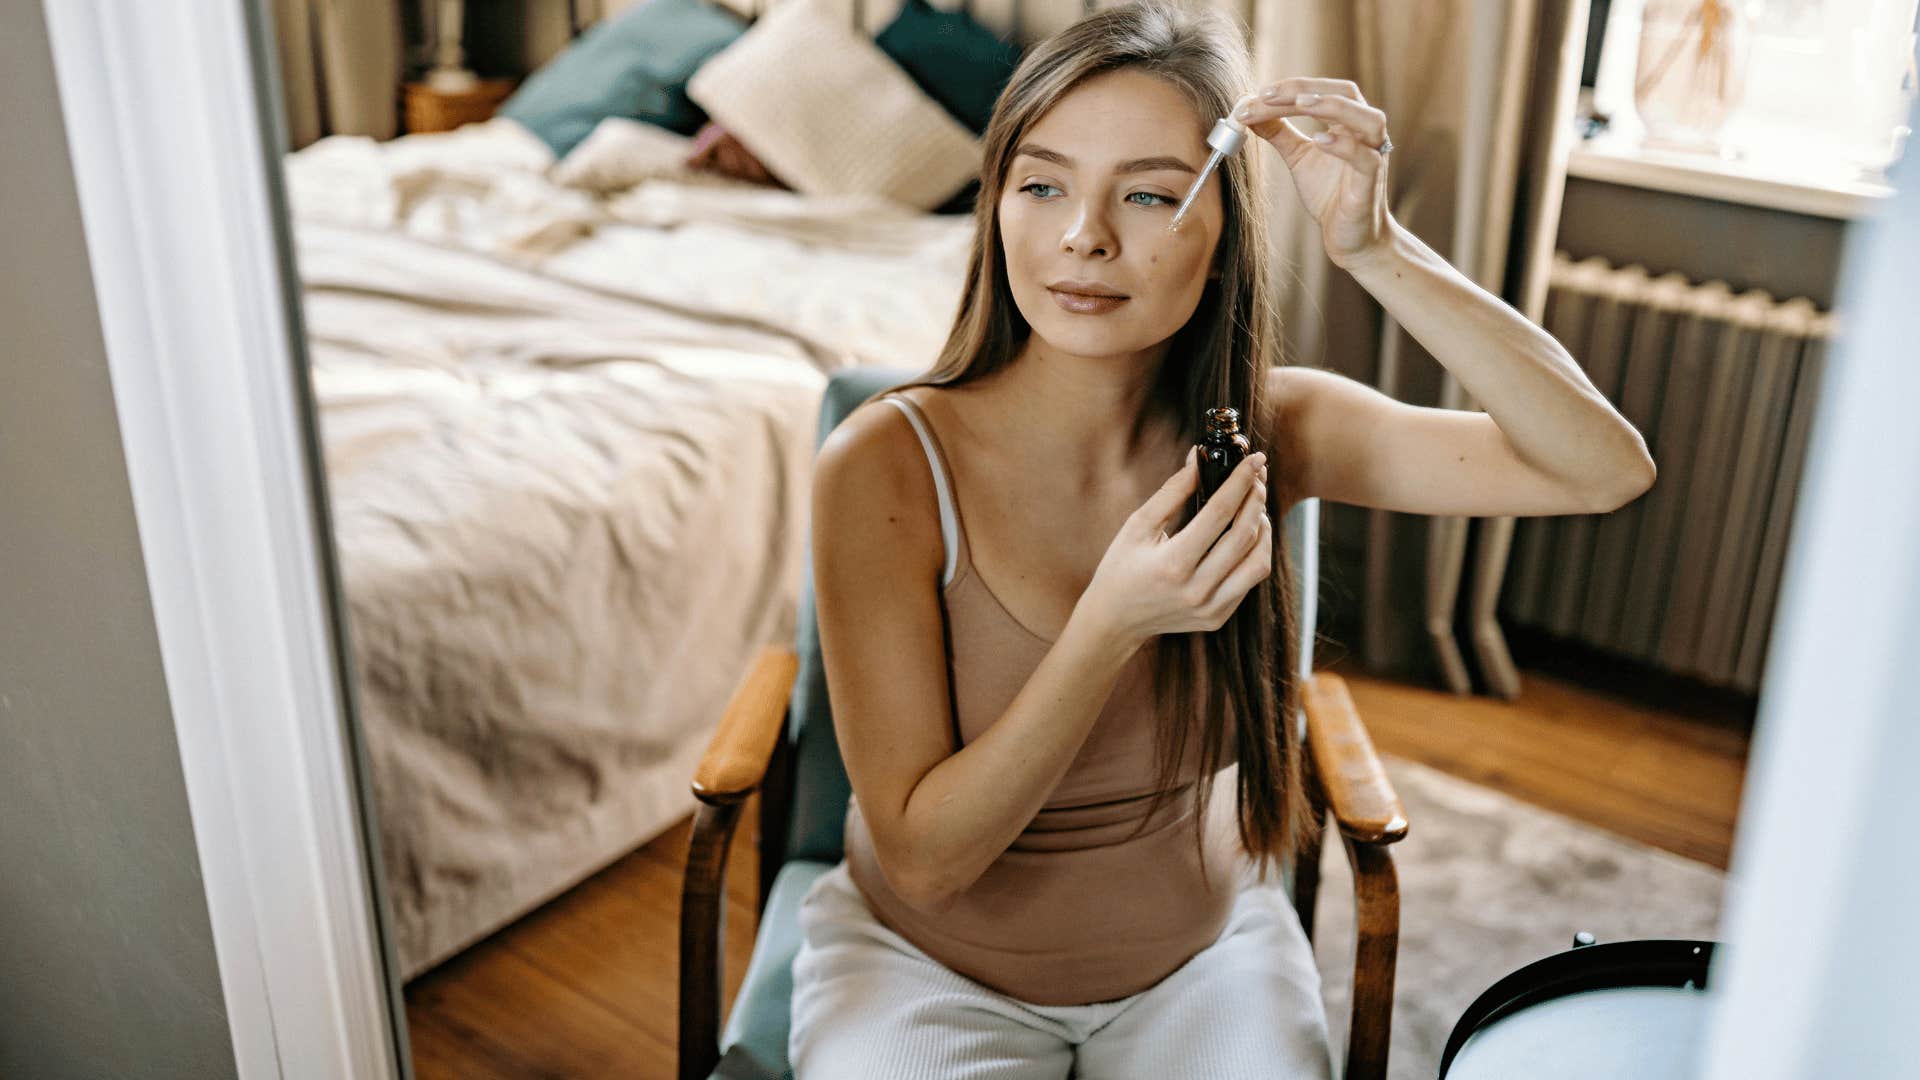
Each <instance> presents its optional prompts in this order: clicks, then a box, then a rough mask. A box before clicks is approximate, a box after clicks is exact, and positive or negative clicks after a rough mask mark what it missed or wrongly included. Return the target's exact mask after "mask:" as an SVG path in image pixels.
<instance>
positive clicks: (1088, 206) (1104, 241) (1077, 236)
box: [1060, 201, 1115, 255]
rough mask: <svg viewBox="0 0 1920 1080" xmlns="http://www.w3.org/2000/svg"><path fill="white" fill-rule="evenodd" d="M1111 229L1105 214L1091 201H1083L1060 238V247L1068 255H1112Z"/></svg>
mask: <svg viewBox="0 0 1920 1080" xmlns="http://www.w3.org/2000/svg"><path fill="white" fill-rule="evenodd" d="M1114 246H1115V245H1114V238H1113V230H1112V229H1111V228H1110V227H1109V224H1108V222H1107V218H1106V215H1105V214H1104V213H1103V212H1102V211H1101V210H1100V208H1099V207H1098V206H1097V205H1095V204H1094V203H1093V202H1092V201H1083V202H1082V203H1081V204H1080V212H1079V213H1078V214H1076V215H1074V218H1073V224H1072V225H1071V226H1069V227H1068V228H1067V231H1066V234H1065V235H1063V236H1062V237H1061V238H1060V247H1061V249H1062V250H1064V251H1066V252H1067V254H1069V255H1095V254H1098V255H1112V254H1113V248H1114Z"/></svg>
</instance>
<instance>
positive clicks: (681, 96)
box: [500, 0, 747, 158]
mask: <svg viewBox="0 0 1920 1080" xmlns="http://www.w3.org/2000/svg"><path fill="white" fill-rule="evenodd" d="M746 29H747V28H746V24H745V23H744V22H742V21H741V20H740V19H739V18H738V17H737V16H735V15H734V14H732V13H731V12H728V11H725V10H723V9H721V8H720V7H719V6H718V5H715V4H710V3H707V2H706V0H645V2H644V3H642V4H639V5H637V6H635V7H632V8H629V9H628V10H626V11H624V12H622V13H620V14H619V15H618V16H616V17H614V18H612V19H608V20H606V21H605V22H602V23H601V24H599V25H598V26H595V27H594V28H593V29H591V30H589V31H587V32H586V33H584V34H582V35H580V39H579V40H578V41H576V42H574V43H573V44H572V45H569V46H567V48H566V51H564V52H562V53H561V54H560V55H558V56H556V57H554V58H553V59H552V60H549V61H547V63H545V64H543V65H542V66H541V67H540V70H538V71H536V72H534V73H533V74H532V75H531V76H529V77H528V78H527V81H526V82H525V83H523V84H521V86H520V89H518V90H516V91H514V94H513V96H512V97H510V98H508V99H507V100H506V102H505V103H504V104H503V105H501V106H500V115H502V116H506V117H509V118H511V119H513V120H517V121H519V122H520V123H521V124H522V125H523V126H525V127H526V128H527V129H528V130H530V131H532V132H533V133H534V134H535V135H538V136H539V137H540V138H541V140H542V141H544V142H545V143H546V144H547V145H548V146H550V147H552V148H553V154H554V157H555V158H563V157H566V156H567V151H569V150H571V149H573V148H574V146H575V145H577V144H578V143H579V142H580V140H582V139H584V138H586V137H587V136H588V135H589V134H591V133H592V131H593V129H594V128H595V127H596V126H598V125H599V123H600V121H602V120H605V119H606V118H607V117H609V116H625V117H629V118H631V119H634V120H644V121H646V122H648V123H652V124H658V125H659V126H661V127H663V128H666V129H668V130H669V131H677V132H679V133H680V134H682V135H691V134H693V133H694V132H696V131H698V130H700V125H702V124H704V123H706V121H707V114H706V113H705V112H704V111H702V110H701V108H700V107H699V106H698V105H695V104H694V103H693V101H692V100H691V99H690V98H688V97H687V80H688V79H691V78H693V73H694V72H695V71H696V70H698V69H699V67H700V65H701V64H704V63H706V61H707V58H708V57H710V56H712V55H713V54H714V53H717V52H719V51H720V50H721V49H724V48H726V47H727V46H728V45H731V44H733V42H734V39H736V38H738V37H739V36H740V35H741V34H743V33H745V32H746Z"/></svg>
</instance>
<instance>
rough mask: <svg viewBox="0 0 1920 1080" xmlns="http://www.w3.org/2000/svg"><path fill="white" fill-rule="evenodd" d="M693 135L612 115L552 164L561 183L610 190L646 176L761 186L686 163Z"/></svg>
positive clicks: (709, 184)
mask: <svg viewBox="0 0 1920 1080" xmlns="http://www.w3.org/2000/svg"><path fill="white" fill-rule="evenodd" d="M691 153H693V139H692V138H691V137H689V136H686V135H682V134H680V133H679V132H677V131H668V130H667V129H666V128H663V127H661V126H659V125H658V124H649V123H647V122H646V121H644V120H633V119H630V118H628V117H625V116H609V117H607V118H606V119H604V120H602V121H600V123H598V124H597V125H595V126H594V129H593V133H592V134H591V135H588V136H587V137H586V138H585V139H582V140H581V141H580V145H578V146H576V147H574V148H573V149H572V150H569V151H567V156H566V157H564V158H561V159H560V163H559V164H558V165H555V166H554V167H553V172H552V173H551V174H550V178H551V179H552V180H553V182H554V183H556V184H565V185H567V186H568V187H574V188H584V189H586V190H588V191H595V192H600V193H603V194H604V193H606V192H610V191H620V190H623V189H625V188H630V187H632V186H633V185H635V184H638V183H641V182H642V181H646V180H671V181H673V182H674V183H677V184H693V185H699V186H706V187H725V188H749V187H750V188H762V187H765V186H766V185H764V184H755V183H753V182H751V181H747V180H742V179H739V178H738V177H733V176H728V175H726V174H725V173H719V172H713V171H711V170H708V169H694V168H689V167H688V166H687V155H689V154H691Z"/></svg>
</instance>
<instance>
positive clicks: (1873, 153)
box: [1594, 0, 1916, 175]
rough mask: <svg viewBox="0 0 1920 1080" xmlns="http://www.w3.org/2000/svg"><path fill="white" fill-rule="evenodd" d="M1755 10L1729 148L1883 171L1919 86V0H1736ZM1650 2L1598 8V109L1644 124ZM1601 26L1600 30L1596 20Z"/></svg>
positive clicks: (1626, 122)
mask: <svg viewBox="0 0 1920 1080" xmlns="http://www.w3.org/2000/svg"><path fill="white" fill-rule="evenodd" d="M1731 2H1732V3H1733V4H1734V6H1736V7H1738V8H1739V9H1740V10H1742V11H1744V12H1746V13H1747V14H1748V15H1749V17H1750V22H1749V24H1748V32H1747V41H1748V45H1749V52H1748V59H1747V67H1746V89H1745V92H1744V96H1743V97H1742V98H1741V103H1740V105H1739V106H1738V107H1737V108H1736V109H1735V111H1734V112H1733V114H1732V116H1731V117H1730V118H1729V120H1728V121H1727V124H1726V127H1725V128H1724V129H1723V136H1724V142H1725V156H1728V157H1735V158H1744V159H1749V160H1754V161H1756V162H1757V161H1763V160H1765V161H1781V162H1792V163H1797V164H1798V165H1799V166H1801V167H1803V168H1805V169H1808V170H1810V171H1819V172H1830V173H1835V174H1838V173H1841V172H1850V173H1854V174H1860V173H1865V174H1867V175H1878V174H1879V173H1880V172H1881V171H1882V169H1883V168H1884V167H1886V166H1888V165H1889V164H1891V162H1892V161H1893V160H1894V147H1895V144H1896V141H1897V139H1896V128H1897V127H1899V126H1900V125H1904V124H1905V123H1907V110H1908V109H1909V108H1910V107H1911V105H1912V102H1913V100H1914V97H1913V95H1914V90H1915V78H1916V75H1915V63H1916V61H1915V36H1914V30H1915V17H1916V0H1731ZM1644 4H1645V0H1612V3H1610V4H1606V5H1601V4H1596V5H1595V6H1594V15H1595V17H1596V18H1601V19H1604V20H1605V26H1604V28H1603V33H1604V39H1603V44H1602V45H1601V48H1600V50H1599V58H1598V66H1597V71H1596V73H1595V77H1594V107H1595V109H1596V111H1598V112H1600V113H1602V114H1606V115H1608V116H1610V117H1611V118H1612V123H1611V125H1610V126H1611V127H1612V128H1614V129H1615V130H1616V131H1617V132H1618V133H1619V134H1622V135H1631V134H1635V133H1637V132H1638V131H1639V130H1640V124H1639V121H1638V118H1637V116H1636V115H1635V112H1634V108H1633V82H1634V69H1635V62H1636V59H1637V54H1638V46H1639V36H1640V23H1641V12H1642V10H1643V6H1644ZM1596 29H1600V28H1596Z"/></svg>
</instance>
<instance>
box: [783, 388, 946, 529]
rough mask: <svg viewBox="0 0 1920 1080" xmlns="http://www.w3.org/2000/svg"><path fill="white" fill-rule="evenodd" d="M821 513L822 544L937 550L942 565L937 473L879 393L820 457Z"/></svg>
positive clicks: (817, 511) (816, 490)
mask: <svg viewBox="0 0 1920 1080" xmlns="http://www.w3.org/2000/svg"><path fill="white" fill-rule="evenodd" d="M916 400H917V399H916ZM813 512H814V515H815V520H814V529H813V532H814V536H815V538H816V541H818V540H819V539H820V538H822V537H831V538H835V539H836V540H838V539H841V538H845V539H848V540H852V541H853V542H854V546H856V547H858V548H861V549H863V550H873V551H879V550H885V551H889V552H891V553H896V554H897V553H899V552H903V551H904V552H930V553H931V555H930V558H931V559H932V560H934V561H935V562H936V564H937V562H938V560H939V558H940V555H941V543H942V541H941V536H940V517H939V508H938V503H937V499H936V496H935V493H934V485H933V474H932V472H931V470H930V469H929V468H928V464H927V458H926V453H925V451H924V450H923V449H922V448H921V445H920V439H919V436H918V435H916V434H915V433H914V430H913V426H912V424H911V423H910V422H909V421H908V420H907V417H906V415H905V414H904V413H903V412H901V410H900V408H899V407H898V406H895V405H891V404H888V403H887V402H886V401H884V400H881V399H880V398H874V399H872V400H869V401H867V402H864V403H862V404H861V405H860V406H859V407H857V408H855V409H854V410H853V412H851V413H849V414H847V416H846V418H845V419H843V420H841V421H840V423H839V425H838V426H836V427H835V428H834V429H833V431H831V432H830V433H828V435H827V437H826V439H825V440H824V441H823V442H821V444H820V450H819V452H818V454H817V455H816V456H815V458H814V465H813ZM817 546H818V545H817V544H816V547H817ZM817 554H818V553H817V552H816V555H817Z"/></svg>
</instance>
